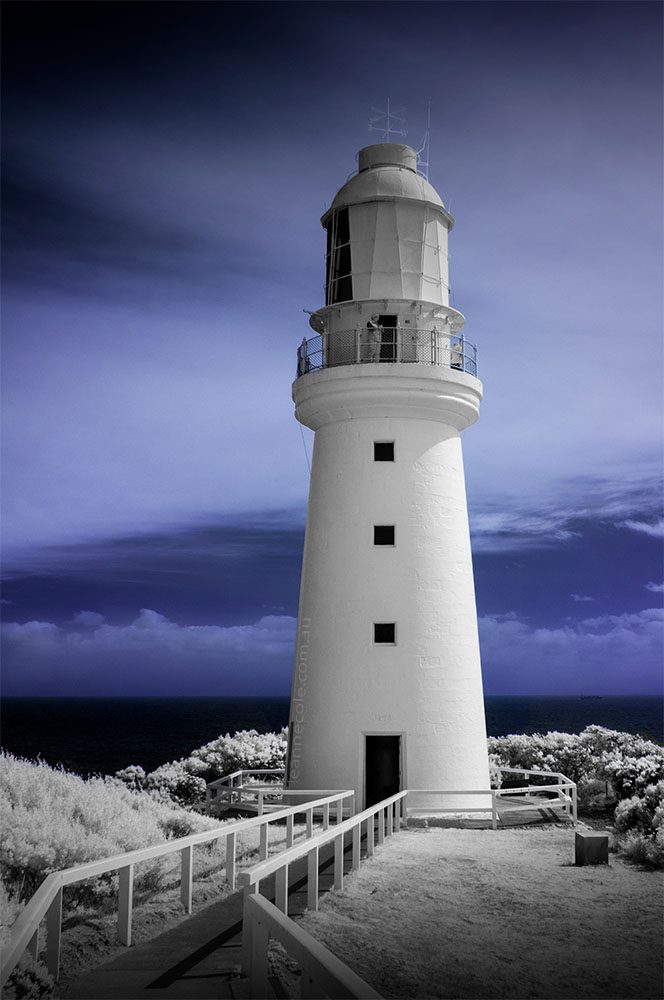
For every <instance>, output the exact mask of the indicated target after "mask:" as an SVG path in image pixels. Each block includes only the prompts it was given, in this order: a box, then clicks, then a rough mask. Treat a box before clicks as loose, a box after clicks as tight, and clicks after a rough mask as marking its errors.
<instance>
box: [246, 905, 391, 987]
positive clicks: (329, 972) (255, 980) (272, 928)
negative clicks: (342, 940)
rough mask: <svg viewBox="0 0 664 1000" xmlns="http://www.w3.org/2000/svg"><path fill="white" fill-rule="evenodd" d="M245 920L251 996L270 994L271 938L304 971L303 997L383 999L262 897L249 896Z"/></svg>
mask: <svg viewBox="0 0 664 1000" xmlns="http://www.w3.org/2000/svg"><path fill="white" fill-rule="evenodd" d="M244 920H245V921H246V922H247V923H248V924H250V925H251V931H250V936H251V961H250V963H249V995H250V997H252V998H259V1000H260V998H262V997H266V996H269V995H270V992H271V991H270V989H269V984H268V975H267V973H268V968H267V949H268V943H269V940H270V938H274V939H275V940H277V941H279V943H280V944H281V945H283V947H284V948H285V949H286V951H287V952H288V954H289V955H291V956H292V957H293V958H294V959H295V960H296V962H298V963H299V965H300V967H301V969H302V996H309V997H311V996H326V997H339V998H341V997H350V998H358V1000H360V998H361V1000H364V998H366V1000H374V998H375V1000H380V994H379V993H376V991H375V990H374V989H372V988H371V986H369V984H368V983H365V982H364V980H363V979H360V977H359V976H358V975H357V973H355V972H353V970H352V969H349V968H348V966H347V965H344V963H343V962H342V961H341V960H340V959H338V958H337V956H336V955H333V954H332V952H331V951H328V949H327V948H326V947H325V946H324V945H322V944H321V943H320V942H319V941H316V939H315V938H313V937H312V936H311V934H308V933H307V932H306V931H305V930H303V929H302V928H301V927H299V926H298V925H297V924H296V923H295V922H294V921H293V920H290V919H289V918H288V917H286V916H284V915H283V914H282V913H281V912H280V911H279V910H278V909H277V907H276V906H274V905H273V904H272V903H270V902H269V900H267V899H264V898H263V897H262V896H249V898H248V899H247V905H246V908H245V911H244Z"/></svg>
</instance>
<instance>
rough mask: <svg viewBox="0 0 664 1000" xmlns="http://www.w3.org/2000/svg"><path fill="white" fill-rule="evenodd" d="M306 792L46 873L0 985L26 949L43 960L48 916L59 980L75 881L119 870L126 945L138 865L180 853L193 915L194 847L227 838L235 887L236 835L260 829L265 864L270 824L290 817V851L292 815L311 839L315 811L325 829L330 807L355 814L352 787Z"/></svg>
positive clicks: (49, 959)
mask: <svg viewBox="0 0 664 1000" xmlns="http://www.w3.org/2000/svg"><path fill="white" fill-rule="evenodd" d="M307 794H309V795H312V794H314V796H315V798H314V800H313V801H312V800H310V801H307V802H302V803H300V804H299V805H294V806H290V807H288V808H284V809H280V810H279V811H278V812H271V813H268V814H266V815H263V816H256V817H252V818H251V819H245V820H239V821H237V822H234V823H224V824H223V825H222V826H219V827H217V828H216V829H213V830H204V831H202V832H201V833H192V834H189V836H187V837H178V838H177V839H176V840H169V841H167V842H166V843H163V844H154V845H153V846H151V847H142V848H139V849H138V850H136V851H128V852H127V853H125V854H117V855H115V856H114V857H110V858H102V859H100V860H99V861H89V862H87V863H86V864H83V865H76V866H75V867H73V868H65V869H63V870H61V871H57V872H52V873H51V874H50V875H47V876H46V878H45V879H44V881H43V882H42V884H41V885H40V886H39V888H38V889H37V891H36V892H35V893H34V895H33V896H32V897H31V899H30V900H29V901H28V904H27V906H26V907H25V909H24V910H23V912H22V913H21V914H20V915H19V917H18V918H17V920H16V923H15V924H14V925H13V927H12V929H11V937H10V940H9V942H8V944H7V946H6V947H5V948H4V951H3V956H2V970H1V972H0V986H4V984H5V983H6V982H7V979H8V978H9V976H10V975H11V973H12V972H13V971H14V969H15V967H16V965H17V964H18V962H19V961H20V959H21V956H22V955H23V954H24V952H26V951H27V952H28V953H29V954H30V955H31V956H32V957H33V958H34V959H35V960H36V959H37V958H39V955H40V941H39V930H40V924H41V922H42V920H44V919H45V920H46V950H45V956H44V957H45V961H46V966H47V968H48V971H49V972H50V973H51V975H52V976H53V977H54V978H55V979H57V978H58V973H59V969H60V946H61V936H62V902H63V891H64V888H65V887H66V886H68V885H75V884H76V883H78V882H82V881H84V880H85V879H89V878H94V877H95V876H97V875H105V874H107V873H109V872H117V873H118V938H119V940H120V943H121V944H124V945H127V946H128V945H130V944H131V938H132V909H133V896H134V866H135V865H136V864H138V863H139V862H142V861H153V860H155V859H156V858H163V857H166V856H167V855H169V854H176V853H177V852H178V851H179V852H180V858H181V876H180V900H181V902H182V905H183V907H184V909H185V912H186V913H188V914H190V913H191V911H192V889H193V851H194V847H196V846H199V845H201V844H210V843H212V842H214V841H217V840H222V839H224V838H225V839H226V864H225V874H226V881H227V882H228V884H229V885H230V886H231V888H233V889H234V888H235V886H236V852H237V846H238V845H237V835H238V833H243V832H245V831H246V830H253V829H255V828H258V829H259V848H258V856H259V859H260V861H261V862H264V861H266V860H267V858H268V853H269V825H270V824H271V823H278V822H279V821H281V820H284V819H285V820H286V848H285V849H286V851H290V850H291V849H292V847H293V843H294V838H295V831H294V818H295V816H296V815H300V814H303V815H304V816H305V819H306V835H305V839H309V838H311V837H313V835H314V814H316V816H318V815H322V830H323V831H326V830H327V829H328V827H329V823H330V807H331V806H334V807H335V815H336V821H337V823H341V822H342V821H343V815H344V802H349V803H350V813H351V815H352V814H353V812H354V795H355V793H354V792H353V791H350V790H347V791H342V792H336V793H334V794H332V795H326V794H325V793H324V792H318V793H311V792H309V793H307Z"/></svg>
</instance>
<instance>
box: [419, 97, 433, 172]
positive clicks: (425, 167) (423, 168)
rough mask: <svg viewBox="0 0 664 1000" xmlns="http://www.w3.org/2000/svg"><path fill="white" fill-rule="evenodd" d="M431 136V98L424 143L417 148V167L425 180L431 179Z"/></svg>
mask: <svg viewBox="0 0 664 1000" xmlns="http://www.w3.org/2000/svg"><path fill="white" fill-rule="evenodd" d="M430 138H431V99H429V104H428V106H427V130H426V132H425V133H424V139H423V140H422V145H421V146H420V148H419V149H418V150H417V169H418V171H419V173H421V174H422V176H423V177H424V179H425V180H427V181H428V180H429V140H430Z"/></svg>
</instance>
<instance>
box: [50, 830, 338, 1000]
mask: <svg viewBox="0 0 664 1000" xmlns="http://www.w3.org/2000/svg"><path fill="white" fill-rule="evenodd" d="M349 851H350V846H349V848H348V849H347V851H346V855H347V857H346V858H345V859H344V861H345V863H344V868H346V869H347V870H348V871H350V867H351V862H350V857H349V856H348V855H349ZM321 862H322V863H321V869H320V881H319V890H320V891H321V892H328V891H329V890H330V889H331V888H332V885H333V882H334V876H333V865H334V851H333V848H332V847H330V848H329V849H328V850H327V851H326V852H325V855H324V854H323V852H322V851H321ZM306 876H307V862H306V858H304V859H302V861H301V862H300V863H298V864H296V865H293V866H292V877H291V879H290V880H289V881H290V886H289V897H288V906H289V911H290V914H291V915H292V916H298V915H299V914H301V913H303V912H304V910H305V908H306V905H307V892H306ZM261 895H264V896H266V897H267V898H268V899H270V900H272V899H274V877H272V878H267V879H265V881H264V883H262V884H261ZM242 906H243V893H242V891H237V892H233V893H232V894H231V895H230V896H227V897H226V898H225V899H222V900H219V901H218V902H216V903H212V904H211V905H210V906H207V907H205V909H204V910H201V911H199V912H197V913H195V914H193V915H192V916H190V917H187V918H185V919H184V920H183V921H182V923H180V924H178V925H177V927H173V928H171V929H170V930H168V931H165V932H164V933H163V934H160V935H159V936H158V937H156V938H153V939H152V940H151V941H146V942H144V943H142V944H139V945H134V946H132V947H131V948H126V949H124V950H123V951H122V952H121V953H120V954H119V955H117V956H116V957H115V958H112V959H110V960H109V961H107V962H104V963H103V964H102V965H99V966H97V968H95V969H92V970H91V971H90V972H87V973H84V974H83V975H81V976H78V977H77V978H76V979H72V980H70V981H69V982H68V983H63V984H61V986H60V988H59V989H58V996H59V997H62V998H63V1000H139V998H143V1000H159V998H160V997H164V998H170V1000H206V998H208V997H216V998H220V1000H225V998H227V997H234V998H236V1000H239V998H241V997H245V996H248V993H247V988H246V981H245V980H241V979H240V978H239V970H240V946H241V943H242ZM62 971H63V974H64V975H65V977H66V971H67V970H66V969H65V968H63V970H62ZM274 992H275V996H280V995H281V994H280V991H279V984H278V982H276V981H275V983H274Z"/></svg>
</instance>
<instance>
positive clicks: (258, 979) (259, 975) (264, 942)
mask: <svg viewBox="0 0 664 1000" xmlns="http://www.w3.org/2000/svg"><path fill="white" fill-rule="evenodd" d="M269 942H270V934H269V932H268V929H267V927H266V926H265V924H264V923H263V921H262V920H261V919H260V917H259V918H257V919H256V920H255V921H254V926H253V929H252V933H251V964H250V967H249V995H250V996H251V997H252V1000H253V998H257V1000H261V998H262V997H267V996H269V995H270V992H271V990H270V985H269V983H268V979H267V948H268V944H269Z"/></svg>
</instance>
